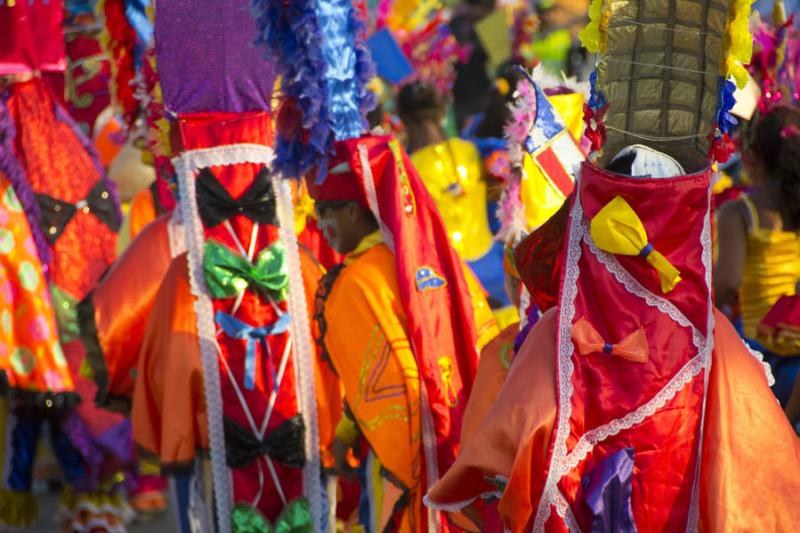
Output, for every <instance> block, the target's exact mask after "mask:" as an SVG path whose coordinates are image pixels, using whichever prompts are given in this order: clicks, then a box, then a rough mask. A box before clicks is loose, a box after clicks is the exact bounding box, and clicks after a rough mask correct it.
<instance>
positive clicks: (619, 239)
mask: <svg viewBox="0 0 800 533" xmlns="http://www.w3.org/2000/svg"><path fill="white" fill-rule="evenodd" d="M591 232H592V239H593V240H594V242H595V244H597V246H598V247H599V248H600V249H601V250H605V251H606V252H609V253H612V254H619V255H629V256H634V255H638V256H639V257H641V258H643V259H645V260H647V262H648V263H650V266H652V267H653V268H655V269H656V271H657V272H658V279H659V281H660V282H661V292H663V293H668V292H669V291H671V290H672V289H674V288H675V285H677V284H678V282H679V281H680V280H681V273H680V272H679V271H678V269H677V268H675V267H674V266H672V263H670V262H669V261H668V260H667V258H666V257H664V256H663V255H661V254H660V253H659V252H658V250H656V249H655V248H653V245H652V244H650V241H649V240H648V238H647V232H646V231H645V229H644V225H643V224H642V221H641V220H640V219H639V216H638V215H637V214H636V212H635V211H634V210H633V208H632V207H631V206H630V205H629V204H628V202H626V201H625V200H624V199H623V198H622V197H620V196H615V197H614V199H613V200H611V201H610V202H608V203H607V204H606V205H605V206H604V207H603V209H601V210H600V212H599V213H597V215H595V217H594V218H593V219H592V223H591Z"/></svg>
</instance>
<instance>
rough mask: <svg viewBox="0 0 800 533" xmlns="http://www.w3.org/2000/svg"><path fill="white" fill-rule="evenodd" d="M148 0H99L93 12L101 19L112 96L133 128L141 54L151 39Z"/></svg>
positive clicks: (138, 87)
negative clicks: (108, 60) (108, 58)
mask: <svg viewBox="0 0 800 533" xmlns="http://www.w3.org/2000/svg"><path fill="white" fill-rule="evenodd" d="M149 3H150V2H149V0H99V1H98V2H97V6H96V8H95V9H96V11H97V13H98V14H99V15H100V18H101V20H103V21H104V26H103V29H102V31H101V34H100V42H101V44H102V46H103V49H104V50H105V52H106V53H107V54H108V56H109V57H110V58H111V61H110V63H111V98H112V102H113V104H114V105H115V106H116V107H117V109H118V111H119V113H120V114H121V115H122V117H123V121H124V124H125V125H126V126H127V128H128V129H132V128H133V126H134V124H135V123H136V120H137V118H138V117H139V114H140V111H141V105H140V102H139V100H138V99H137V98H136V92H137V90H141V88H140V85H141V83H142V77H141V68H142V65H143V62H144V53H145V50H146V49H147V47H148V46H149V45H150V43H151V41H152V39H153V25H152V24H151V23H150V20H149V19H148V18H147V14H146V10H147V7H148V5H149Z"/></svg>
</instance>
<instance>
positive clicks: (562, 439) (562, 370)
mask: <svg viewBox="0 0 800 533" xmlns="http://www.w3.org/2000/svg"><path fill="white" fill-rule="evenodd" d="M578 180H579V178H578ZM573 202H574V203H573V205H572V211H571V212H570V225H569V235H568V241H567V258H566V261H565V262H564V269H565V270H564V283H563V285H562V296H561V306H560V308H559V317H558V332H557V339H558V357H557V359H556V368H557V372H558V415H557V416H558V420H557V422H556V433H555V439H554V444H553V454H552V458H551V462H550V468H548V469H547V478H546V480H545V485H544V490H543V491H542V497H541V499H540V500H539V506H538V508H537V510H536V518H535V520H534V523H533V530H534V531H536V532H539V531H544V525H545V524H546V523H547V520H548V519H549V518H550V509H551V506H552V505H553V503H554V502H553V500H554V499H555V492H556V491H557V484H558V481H559V479H558V478H559V477H560V476H559V474H558V472H556V469H555V468H554V465H556V464H558V462H559V461H561V460H562V459H563V457H564V456H565V455H566V454H567V435H568V434H569V418H570V415H571V414H572V406H571V405H570V398H571V397H572V371H573V364H572V354H573V352H574V351H575V346H574V345H573V344H572V321H573V319H574V318H575V297H576V296H577V294H578V275H579V274H580V267H579V266H578V260H579V259H580V257H581V248H580V240H581V232H582V229H581V220H582V218H583V209H582V208H581V199H580V185H579V183H576V185H575V199H574V200H573Z"/></svg>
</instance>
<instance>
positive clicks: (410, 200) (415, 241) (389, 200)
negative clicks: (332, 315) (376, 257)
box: [309, 136, 497, 477]
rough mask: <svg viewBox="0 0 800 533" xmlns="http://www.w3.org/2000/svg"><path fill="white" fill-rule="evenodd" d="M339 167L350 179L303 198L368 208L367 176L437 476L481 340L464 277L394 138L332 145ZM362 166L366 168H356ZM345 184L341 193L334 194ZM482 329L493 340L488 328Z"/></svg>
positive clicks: (446, 459)
mask: <svg viewBox="0 0 800 533" xmlns="http://www.w3.org/2000/svg"><path fill="white" fill-rule="evenodd" d="M362 154H363V155H364V157H363V158H362ZM342 162H346V163H347V166H349V168H350V169H351V170H350V172H348V173H345V174H340V175H338V177H337V178H336V179H334V180H330V181H329V180H327V179H326V181H325V182H324V183H322V184H318V183H313V184H310V185H309V193H310V194H311V195H312V197H314V198H315V199H320V200H328V199H334V198H338V199H342V197H343V196H344V199H349V200H353V201H358V202H361V203H362V204H366V205H368V204H369V202H367V197H368V193H367V187H368V186H367V184H366V182H365V178H364V175H365V173H366V172H369V173H371V174H372V178H373V182H374V186H375V197H376V200H377V202H376V204H377V205H376V206H375V210H376V211H377V213H376V215H377V216H378V218H379V221H380V223H381V224H382V227H383V233H384V237H385V238H391V239H392V240H393V245H394V246H395V250H396V251H397V253H396V254H395V256H394V259H395V268H396V272H397V280H398V281H397V287H398V291H399V298H400V300H399V301H400V302H402V308H403V312H404V313H405V316H406V317H407V320H408V328H407V330H406V331H407V332H408V338H409V341H410V342H411V344H412V345H413V346H414V356H415V359H416V362H417V365H418V369H419V371H420V378H421V382H422V383H423V384H424V386H425V391H426V395H427V399H428V404H429V407H430V410H431V418H432V419H433V431H434V434H435V439H436V454H437V465H438V469H440V471H443V470H445V469H446V468H447V467H448V466H449V465H450V464H451V463H452V461H453V459H454V458H455V455H456V452H457V448H458V436H459V434H460V432H461V430H460V427H461V419H462V417H463V409H464V406H465V403H466V398H467V397H468V396H469V392H470V388H471V385H472V381H473V379H474V375H475V372H476V370H477V363H478V348H477V346H476V345H477V343H478V342H479V339H480V337H481V336H482V335H483V334H484V333H485V331H483V330H481V329H479V326H477V325H476V324H477V323H480V322H481V321H480V320H476V317H475V314H474V310H473V306H472V302H471V301H469V299H468V298H469V294H470V292H469V289H468V287H469V285H468V283H470V282H468V278H470V276H469V275H466V274H465V272H466V271H465V270H464V265H463V262H462V261H461V260H460V258H459V257H458V254H457V253H456V252H455V251H454V250H453V249H452V247H451V246H450V244H449V240H448V236H447V232H446V229H445V226H444V223H443V222H442V220H441V217H440V216H439V214H438V211H437V210H436V207H435V204H434V202H433V199H432V198H431V197H430V195H429V194H428V192H427V190H426V189H425V186H424V184H423V183H422V179H421V178H420V177H419V175H418V174H417V172H416V170H415V168H414V166H413V164H412V163H411V161H410V159H409V158H408V156H407V155H405V154H404V152H403V150H402V148H400V146H399V144H398V142H397V140H396V139H393V138H392V137H390V136H387V137H375V136H365V137H361V138H358V139H351V140H348V141H344V142H338V143H336V158H334V159H333V160H332V161H331V162H330V167H331V168H335V167H336V166H337V165H338V164H340V163H342ZM364 164H368V165H369V167H370V168H369V169H365V168H363V167H364ZM331 176H337V175H335V174H331ZM329 177H330V176H329ZM347 183H349V184H350V185H346V187H348V188H347V189H344V188H340V187H341V185H343V184H347ZM353 183H355V184H357V185H356V187H357V188H358V189H359V190H358V191H356V189H354V188H353V185H352V184H353ZM345 193H347V194H349V196H347V195H345ZM425 272H427V273H429V274H431V276H432V277H436V278H438V280H439V282H441V281H445V283H444V284H441V283H440V284H439V286H438V287H436V288H433V289H430V288H429V287H423V286H421V285H419V284H418V283H417V280H418V276H419V275H420V274H422V273H425ZM473 281H474V279H473ZM488 328H490V329H491V330H493V331H492V333H493V334H496V333H497V330H496V326H495V325H494V322H492V323H491V325H489V326H488ZM431 476H434V474H433V473H432V474H431ZM435 476H437V477H438V474H435Z"/></svg>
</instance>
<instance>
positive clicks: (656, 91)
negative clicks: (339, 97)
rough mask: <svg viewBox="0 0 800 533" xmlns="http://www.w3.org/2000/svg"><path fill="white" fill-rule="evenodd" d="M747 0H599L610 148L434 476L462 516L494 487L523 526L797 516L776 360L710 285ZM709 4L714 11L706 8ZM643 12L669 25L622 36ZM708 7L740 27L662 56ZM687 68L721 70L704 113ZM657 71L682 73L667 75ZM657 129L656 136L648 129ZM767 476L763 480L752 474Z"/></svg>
mask: <svg viewBox="0 0 800 533" xmlns="http://www.w3.org/2000/svg"><path fill="white" fill-rule="evenodd" d="M668 4H669V5H673V4H672V3H668ZM669 5H665V6H664V8H665V10H666V8H668V7H669ZM673 7H674V5H673ZM701 7H702V9H701ZM748 7H749V5H748V6H745V5H744V4H741V3H740V4H732V5H731V7H730V9H729V6H728V4H726V3H715V2H697V9H696V10H690V11H681V12H680V13H681V15H680V16H679V18H678V19H670V21H667V19H666V18H662V15H663V16H664V17H666V15H665V13H666V12H667V11H664V13H656V12H651V11H649V10H648V11H645V6H644V3H637V2H633V3H631V2H613V1H612V2H602V3H600V2H598V3H596V4H594V5H593V10H592V19H593V24H592V25H590V27H589V29H588V30H587V31H586V32H585V33H584V44H585V45H586V46H587V47H588V48H589V50H590V51H595V50H601V51H602V52H603V59H602V61H601V63H600V67H599V69H598V75H597V81H596V84H595V87H594V93H593V98H592V101H591V103H590V108H591V111H592V116H590V118H591V119H592V122H591V123H590V124H589V125H590V128H589V129H590V134H591V133H595V132H597V126H599V125H601V124H602V123H601V121H600V119H601V118H603V117H602V115H603V113H605V117H604V123H605V127H606V133H607V139H606V142H605V143H604V144H602V143H601V145H602V147H603V152H602V154H595V156H598V155H599V158H598V159H597V164H595V163H588V162H587V163H584V164H583V165H582V167H581V174H580V179H579V182H578V187H577V191H576V193H575V197H574V199H573V200H572V202H571V205H570V207H569V209H570V212H569V224H568V226H567V228H566V235H565V239H566V242H565V244H564V248H563V252H561V257H560V259H559V261H558V262H556V265H557V266H558V268H559V276H560V289H559V295H558V305H557V307H555V308H553V309H551V310H550V311H548V312H546V313H545V314H544V315H543V316H542V317H541V318H540V320H539V321H538V322H537V324H536V325H535V326H534V327H533V329H532V330H531V331H530V333H529V334H528V335H527V337H526V338H525V340H524V342H523V344H522V346H521V348H520V350H519V351H518V353H517V354H516V356H515V358H514V362H513V364H512V366H511V368H510V371H509V374H508V377H507V379H506V382H505V383H504V385H503V388H502V390H501V391H500V394H499V395H498V398H497V401H496V402H495V404H494V406H493V407H492V408H491V410H490V411H489V413H488V415H487V416H486V418H485V419H484V421H483V423H482V424H481V425H480V427H479V429H478V432H477V434H478V435H480V439H475V440H473V441H472V442H471V443H470V444H468V445H467V447H466V448H465V449H464V450H463V451H462V455H461V456H460V457H459V459H458V460H457V461H456V463H455V465H454V467H453V468H452V469H451V470H450V472H448V473H447V474H446V475H445V476H444V478H443V479H442V480H441V481H440V482H439V484H437V486H435V487H434V488H433V489H432V491H431V492H430V493H429V495H428V503H429V504H430V505H431V506H433V507H434V508H443V509H447V510H448V511H455V510H457V509H462V510H463V511H464V512H462V513H461V514H454V515H453V518H454V519H456V520H458V521H459V524H460V525H462V526H463V527H471V528H472V529H474V530H479V529H481V527H482V524H481V523H480V514H479V513H475V512H474V511H475V510H476V508H477V510H480V508H481V507H482V506H483V505H484V503H485V502H484V501H483V500H493V499H499V512H500V515H501V517H502V522H503V526H504V527H505V528H507V529H510V530H512V531H528V530H530V528H534V529H535V530H537V531H539V530H564V529H570V530H577V529H581V530H588V529H593V528H595V529H602V530H611V531H619V530H625V531H630V530H634V529H638V530H648V531H649V530H673V529H685V528H687V527H688V528H696V527H701V528H703V529H706V530H736V529H738V530H747V529H763V528H766V529H769V530H777V531H789V530H791V529H792V528H793V527H794V524H796V522H797V519H798V516H797V513H798V510H797V507H796V506H795V505H793V503H792V502H791V501H790V499H791V498H787V499H785V500H783V501H776V499H775V497H774V495H775V494H795V493H796V492H797V490H798V480H797V476H796V474H795V472H797V469H798V467H799V466H800V443H798V441H797V439H796V438H794V435H793V431H792V430H791V427H790V426H789V424H788V423H787V422H786V419H785V417H784V415H783V413H782V412H781V411H780V409H779V407H778V406H777V404H776V403H775V401H774V399H773V398H772V397H771V393H770V392H769V390H768V388H767V387H768V380H767V378H766V377H765V375H764V367H763V364H762V363H761V362H760V361H759V360H758V359H757V358H755V357H753V355H751V353H750V352H749V351H748V350H747V348H746V347H745V346H744V344H743V343H742V342H741V340H740V339H739V338H738V336H737V335H736V334H735V332H734V330H733V328H732V327H731V325H730V324H729V323H728V322H727V321H726V319H725V318H724V317H723V316H722V315H721V314H720V313H718V312H715V311H714V308H713V303H712V300H711V296H712V288H711V253H712V251H711V220H710V205H711V199H710V191H711V184H710V179H709V177H710V171H709V169H708V154H709V153H710V152H711V150H712V149H713V151H714V153H715V154H719V155H721V154H722V152H723V148H724V146H720V144H722V143H721V142H720V141H722V139H723V135H724V133H725V132H726V131H727V126H728V124H726V123H725V122H724V118H725V116H726V115H724V113H718V111H719V109H718V107H717V104H716V102H717V101H718V100H719V98H720V94H719V93H717V91H716V89H717V87H719V85H718V84H717V83H707V82H706V80H708V81H711V80H716V79H717V76H718V72H719V69H720V66H719V65H718V63H717V61H718V59H717V58H719V57H722V58H733V59H735V60H736V61H744V62H746V61H747V57H746V56H747V50H746V49H742V48H740V47H738V46H737V45H736V43H747V42H748V38H747V18H748V15H749V9H748ZM706 10H708V11H709V12H713V14H714V16H705V15H703V16H701V14H702V13H706ZM670 12H671V13H675V12H674V11H670ZM690 12H691V13H693V14H694V15H692V14H690ZM642 17H646V18H645V19H644V20H647V21H648V24H652V25H653V26H654V27H660V28H666V30H667V31H656V32H649V33H647V37H646V38H645V37H644V36H642V38H641V39H632V38H631V39H626V38H623V37H622V36H623V35H628V36H632V35H635V34H636V33H639V32H642V31H643V27H644V26H642V25H640V24H639V23H636V25H634V23H633V22H632V21H641V20H643V19H642ZM693 17H697V20H692V19H693ZM601 21H602V23H601ZM690 26H691V27H692V28H698V27H699V28H701V31H700V32H697V33H694V35H697V38H701V37H700V35H705V36H708V35H716V36H717V37H716V38H715V39H714V41H713V42H715V43H722V42H723V39H722V36H723V35H725V34H726V32H727V37H726V39H725V42H726V43H734V44H733V45H731V48H729V49H725V50H724V52H725V54H724V55H723V54H722V50H719V49H718V50H717V52H719V53H710V54H709V53H706V54H704V56H703V57H697V56H695V55H693V53H690V52H689V49H680V51H679V50H678V49H676V48H673V49H672V56H669V57H667V59H666V64H667V65H670V64H674V65H677V64H681V65H690V64H691V65H694V67H695V68H693V69H692V70H691V71H686V72H684V71H683V70H681V69H677V70H676V69H665V68H663V63H661V62H657V61H655V60H654V57H653V56H652V55H651V54H653V53H654V52H651V51H652V50H659V51H660V52H659V57H661V58H662V59H663V50H665V49H669V47H668V43H671V42H672V39H676V38H677V36H678V35H686V34H688V31H687V29H686V28H688V27H690ZM634 54H636V55H635V57H637V58H638V61H636V62H635V63H634V62H632V61H631V58H632V57H633V56H634ZM677 56H680V58H679V57H677ZM679 59H680V62H678V60H679ZM735 65H736V63H735V61H728V62H726V63H724V64H723V66H722V70H721V73H722V75H723V77H724V78H723V79H727V77H728V75H734V74H737V75H738V74H739V73H740V72H739V71H737V67H736V66H735ZM677 72H680V75H681V79H682V80H685V83H689V84H692V85H693V86H695V87H705V91H706V95H705V96H699V95H700V94H702V92H701V91H699V90H698V91H697V92H694V93H692V94H694V95H695V101H694V102H693V104H695V105H696V106H697V107H696V109H698V110H699V113H697V114H695V113H692V114H689V115H685V113H686V111H685V107H683V106H685V105H686V104H687V101H686V100H685V96H686V93H685V92H683V91H669V90H667V91H666V92H663V91H662V89H664V90H666V89H667V88H668V87H669V86H670V83H673V82H674V78H672V76H675V75H677ZM623 73H624V74H623ZM653 77H656V79H658V80H662V78H664V79H666V78H667V77H669V79H670V80H672V81H669V82H667V81H663V82H662V81H659V82H658V84H657V87H654V86H651V85H648V84H650V83H652V79H653ZM662 83H663V84H662ZM723 85H724V84H723ZM645 87H649V89H645ZM723 89H725V90H727V88H725V87H723ZM634 95H635V96H634ZM643 95H651V96H652V97H653V99H652V101H651V104H650V105H652V106H653V108H652V109H653V114H652V115H649V114H647V113H645V114H644V115H641V117H642V118H639V119H636V118H635V117H636V116H637V115H636V113H635V112H634V111H632V110H631V109H630V108H629V106H630V105H631V104H633V103H634V101H635V102H636V104H635V105H637V106H645V104H644V103H643V101H642V98H643ZM664 95H665V98H666V99H662V96H664ZM648 101H649V100H648ZM705 101H712V102H713V104H703V102H705ZM605 103H607V104H608V107H606V105H605ZM730 104H731V102H729V101H728V102H726V103H724V104H723V105H722V107H721V109H722V110H723V111H725V110H727V109H729V107H728V106H729V105H730ZM656 106H657V107H656ZM656 109H657V110H656ZM637 112H643V113H644V107H637ZM645 116H653V117H659V116H660V117H661V119H660V120H659V121H655V120H652V121H651V120H645V118H644V117H645ZM680 116H685V117H686V120H678V119H677V117H680ZM668 117H672V118H674V119H675V120H667V118H668ZM690 117H691V120H689V119H690ZM709 132H712V133H714V135H713V136H712V138H716V139H717V142H716V143H715V144H714V146H711V145H710V144H709V141H708V139H709ZM600 137H602V136H600ZM600 137H597V139H600ZM643 138H647V139H651V140H650V141H645V142H646V143H651V144H652V146H647V145H633V146H631V143H633V142H639V141H640V140H641V139H643ZM656 139H657V140H656ZM600 165H602V166H600ZM603 167H606V168H603ZM665 190H669V198H667V197H665V195H664V194H663V191H665ZM643 250H644V252H643ZM519 266H520V271H521V272H524V271H526V270H528V268H530V266H529V265H519ZM526 267H527V268H526ZM612 302H613V303H612ZM664 339H669V343H668V344H664ZM748 413H750V414H751V415H750V416H748ZM743 417H746V418H743ZM739 428H741V429H739ZM489 443H492V444H493V445H489ZM764 456H769V457H770V458H771V461H769V462H768V463H764V461H763V457H764ZM754 484H755V485H757V486H761V487H764V490H760V491H751V490H744V489H743V487H752V486H754ZM755 509H758V511H756V510H755ZM470 523H472V525H471V526H470Z"/></svg>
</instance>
